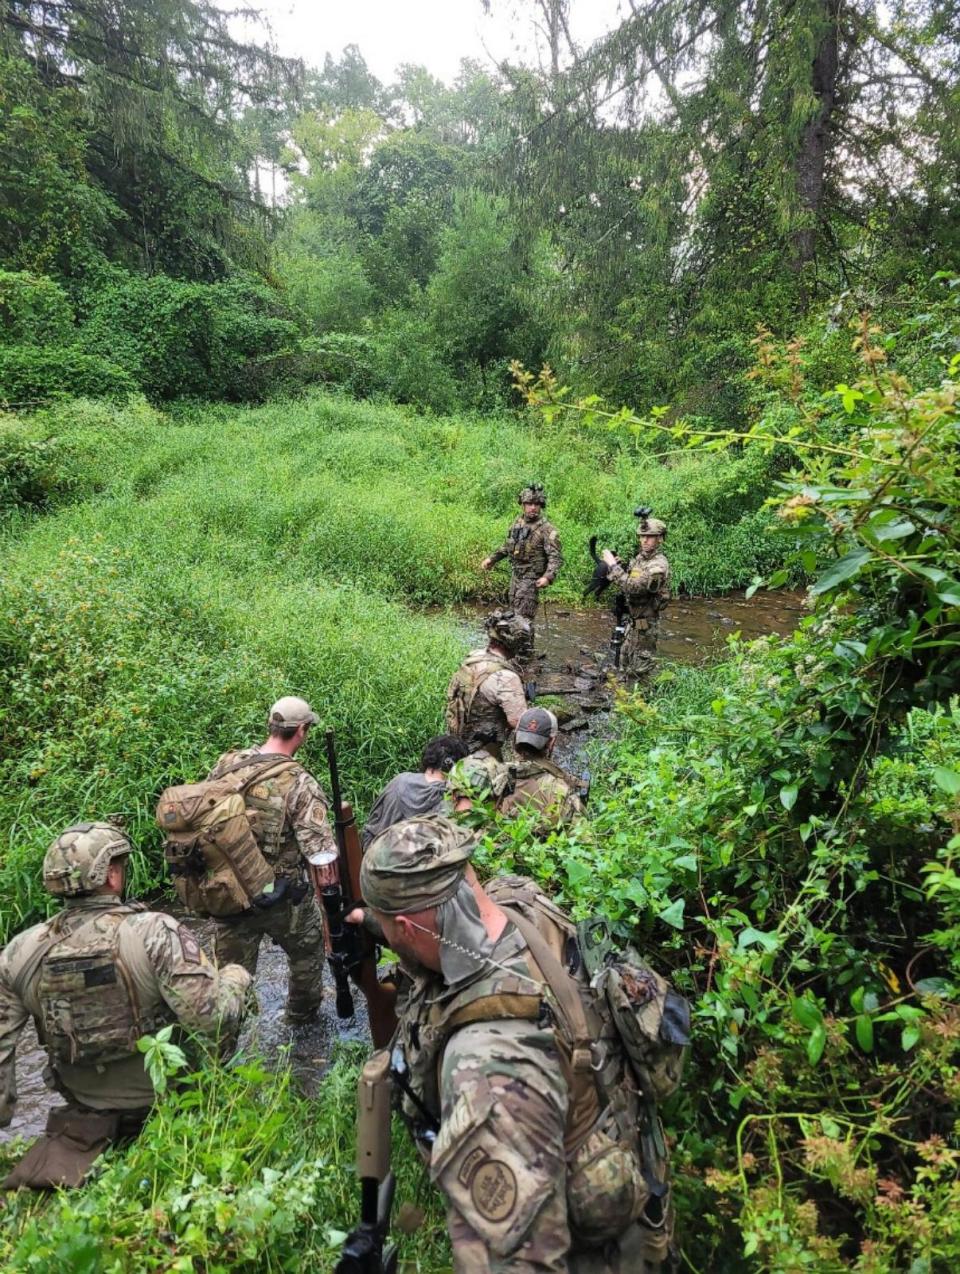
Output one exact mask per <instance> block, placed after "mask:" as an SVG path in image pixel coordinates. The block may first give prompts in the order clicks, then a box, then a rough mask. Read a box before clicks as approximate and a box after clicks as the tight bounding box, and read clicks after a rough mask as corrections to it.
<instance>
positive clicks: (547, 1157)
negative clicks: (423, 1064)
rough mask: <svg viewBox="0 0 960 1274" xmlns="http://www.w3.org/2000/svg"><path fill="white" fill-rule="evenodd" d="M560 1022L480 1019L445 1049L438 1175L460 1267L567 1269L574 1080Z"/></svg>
mask: <svg viewBox="0 0 960 1274" xmlns="http://www.w3.org/2000/svg"><path fill="white" fill-rule="evenodd" d="M561 1073H562V1072H561V1067H560V1060H559V1057H558V1056H557V1053H556V1047H555V1044H554V1040H553V1035H552V1032H551V1031H549V1030H545V1031H538V1030H537V1029H536V1027H534V1026H531V1025H530V1024H529V1023H516V1022H498V1023H482V1024H481V1023H478V1024H477V1025H475V1026H469V1027H465V1028H464V1029H463V1030H461V1031H458V1032H457V1034H456V1035H455V1036H454V1037H453V1039H452V1040H451V1041H450V1044H449V1045H448V1046H447V1049H446V1053H445V1055H444V1061H443V1067H442V1074H441V1089H442V1095H443V1111H442V1123H441V1129H440V1134H439V1136H438V1138H437V1142H436V1145H435V1146H434V1149H433V1154H432V1157H431V1161H430V1175H431V1177H432V1178H433V1180H434V1182H435V1183H436V1184H437V1185H438V1186H439V1187H440V1188H441V1189H442V1190H443V1192H444V1194H445V1195H446V1197H447V1202H448V1226H449V1230H450V1238H451V1242H452V1244H453V1255H454V1269H455V1270H456V1271H457V1272H458V1274H544V1272H545V1271H552V1272H553V1274H566V1271H567V1269H568V1265H567V1259H566V1255H567V1252H568V1250H569V1248H570V1231H569V1227H568V1224H567V1203H566V1191H565V1189H564V1186H563V1181H564V1151H563V1136H564V1125H565V1118H566V1089H565V1086H564V1085H563V1081H562V1079H561V1078H560V1077H561Z"/></svg>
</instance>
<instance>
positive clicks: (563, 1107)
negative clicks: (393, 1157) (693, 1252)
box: [397, 877, 662, 1274]
mask: <svg viewBox="0 0 960 1274" xmlns="http://www.w3.org/2000/svg"><path fill="white" fill-rule="evenodd" d="M487 893H488V895H489V896H490V897H491V898H492V899H493V900H494V901H495V902H497V903H500V904H506V903H510V904H511V905H512V906H515V907H517V908H518V909H519V910H520V911H521V912H522V914H524V915H525V916H526V918H527V919H528V920H530V921H532V922H533V923H534V925H535V927H536V928H537V929H538V930H539V932H540V933H541V935H542V936H543V937H544V938H545V939H546V941H547V943H548V945H549V946H550V948H551V950H552V951H553V954H554V956H555V958H556V959H557V960H559V961H560V962H561V963H563V964H564V965H566V953H567V948H568V943H569V939H570V936H571V934H572V932H573V926H572V925H571V923H570V922H569V921H568V920H567V918H566V917H565V916H563V914H562V913H561V912H559V911H558V910H557V909H556V908H555V907H553V905H552V904H551V903H549V902H548V901H547V900H546V899H545V897H544V896H543V895H542V894H541V893H540V891H539V890H538V889H537V887H536V886H535V885H533V884H532V883H531V882H529V881H522V880H519V879H518V878H515V877H514V878H501V879H498V880H496V881H494V882H492V884H491V885H488V886H487ZM535 899H536V900H537V901H536V902H534V900H535ZM409 972H411V973H412V980H411V982H410V983H409V984H408V986H407V989H406V991H405V994H404V995H403V997H402V998H401V1000H400V1001H398V1006H397V1009H398V1017H399V1022H400V1025H399V1030H398V1036H397V1042H398V1045H399V1047H400V1048H401V1049H402V1051H403V1055H404V1057H405V1059H406V1062H407V1065H408V1067H409V1078H410V1083H411V1086H412V1088H413V1090H414V1092H416V1093H417V1095H418V1097H419V1098H420V1100H421V1101H422V1102H423V1104H424V1106H425V1107H426V1108H427V1110H429V1111H431V1112H434V1114H435V1115H436V1116H437V1117H438V1121H439V1125H440V1127H439V1132H438V1133H437V1134H436V1138H435V1140H434V1142H433V1145H432V1149H431V1151H430V1159H429V1167H430V1176H431V1178H432V1179H433V1181H434V1183H435V1184H436V1185H438V1186H439V1187H440V1189H441V1190H442V1191H443V1192H444V1194H445V1195H446V1197H447V1202H448V1205H449V1206H448V1226H449V1230H450V1236H451V1240H452V1243H453V1248H454V1267H455V1268H456V1269H463V1270H477V1271H481V1270H482V1271H484V1272H485V1274H486V1272H489V1274H494V1271H495V1272H496V1274H534V1272H535V1271H536V1272H539V1271H542V1270H548V1269H549V1270H556V1271H567V1270H574V1269H577V1268H579V1267H578V1266H577V1265H576V1264H575V1263H568V1260H567V1258H568V1257H569V1256H570V1255H571V1254H573V1253H575V1252H576V1250H577V1248H578V1246H579V1244H580V1242H581V1239H582V1240H583V1241H584V1242H587V1241H589V1242H591V1243H592V1242H596V1241H600V1236H603V1238H604V1240H609V1239H610V1238H611V1236H617V1235H619V1234H620V1233H621V1232H623V1231H625V1229H626V1228H627V1227H629V1226H631V1224H632V1222H633V1221H635V1220H636V1219H637V1218H638V1216H639V1215H640V1213H641V1211H642V1209H643V1207H644V1206H645V1203H646V1201H647V1199H648V1197H649V1196H648V1195H647V1194H646V1193H645V1190H646V1187H645V1185H644V1180H643V1173H642V1169H641V1162H640V1151H639V1142H638V1136H637V1127H638V1123H639V1120H638V1111H637V1107H636V1102H635V1095H632V1094H631V1091H630V1085H629V1084H628V1083H627V1082H626V1078H625V1077H626V1069H625V1064H624V1062H623V1058H622V1052H621V1049H620V1045H619V1041H617V1040H616V1039H615V1038H612V1037H611V1036H610V1034H609V1031H608V1030H607V1028H605V1026H604V1025H603V1023H602V1022H601V1021H600V1019H599V1018H597V1016H596V1015H595V1014H593V1013H592V1012H591V1007H590V1006H591V1004H592V1000H591V996H592V992H590V991H589V989H588V988H587V987H586V985H585V982H583V979H582V977H581V979H580V980H579V982H580V987H581V990H580V992H579V994H581V995H582V997H583V1004H584V1009H585V1012H586V1014H587V1018H588V1026H589V1029H590V1030H591V1032H592V1039H593V1040H594V1041H595V1045H596V1052H595V1053H592V1054H591V1055H588V1056H586V1057H585V1058H579V1057H576V1058H572V1059H571V1055H570V1053H569V1049H568V1045H567V1042H566V1041H564V1040H563V1039H562V1038H561V1037H560V1035H559V1034H558V1028H557V1027H556V1026H555V1025H554V1022H555V1020H556V1019H555V1017H554V1015H553V1013H552V1011H551V1010H550V1009H549V1008H548V1007H546V1006H547V1005H548V1004H549V1003H550V1002H551V1001H550V996H549V993H548V990H547V985H546V983H545V981H544V977H543V974H542V973H541V971H540V969H539V968H538V966H537V964H536V961H535V960H534V959H533V957H532V956H531V954H530V951H529V949H528V947H527V945H526V942H525V941H524V939H523V937H522V935H521V933H520V931H519V930H518V929H517V928H516V927H515V926H514V924H512V923H508V924H507V926H506V928H505V929H504V930H503V932H502V934H501V936H500V937H499V939H498V940H497V941H496V943H495V944H494V947H493V951H492V953H491V958H490V960H489V962H488V963H487V964H486V966H485V967H484V966H481V969H480V972H479V973H478V975H477V976H476V978H474V979H472V980H470V981H469V982H468V983H467V984H466V985H464V984H463V983H458V984H457V985H456V986H455V987H453V988H448V987H447V986H446V985H445V983H444V980H443V977H442V976H441V975H440V974H434V973H426V972H424V971H423V970H420V971H419V972H417V971H409ZM570 976H571V980H573V975H570ZM571 1067H573V1068H574V1070H576V1071H577V1074H578V1076H580V1077H581V1078H579V1079H577V1078H574V1073H573V1070H572V1069H571ZM601 1070H602V1071H603V1073H604V1079H605V1080H606V1081H607V1083H608V1084H609V1086H610V1090H612V1091H615V1092H618V1093H619V1094H620V1097H619V1098H618V1099H617V1100H618V1101H619V1102H620V1108H619V1109H614V1108H613V1106H611V1105H607V1104H605V1100H604V1098H603V1097H602V1095H601V1092H600V1087H599V1082H600V1081H599V1072H600V1071H601ZM605 1091H606V1089H605ZM403 1112H404V1115H405V1117H406V1118H407V1120H408V1122H409V1123H410V1125H411V1127H412V1128H413V1130H414V1133H415V1135H417V1134H420V1135H421V1137H422V1134H423V1122H422V1115H421V1114H420V1112H419V1111H418V1110H417V1108H416V1106H415V1104H413V1103H411V1102H410V1101H409V1099H408V1098H405V1099H404V1103H403ZM421 1144H422V1143H421ZM661 1238H662V1236H659V1235H658V1242H659V1241H660V1240H661ZM591 1268H596V1269H598V1270H600V1269H602V1270H607V1269H608V1268H609V1269H616V1270H617V1272H618V1274H628V1272H629V1271H630V1269H631V1268H632V1269H634V1270H635V1269H636V1268H640V1267H639V1266H637V1265H634V1266H632V1267H631V1266H630V1265H629V1264H621V1263H616V1264H614V1263H612V1262H611V1264H610V1265H609V1266H608V1265H607V1264H604V1263H601V1264H600V1265H598V1266H596V1267H591Z"/></svg>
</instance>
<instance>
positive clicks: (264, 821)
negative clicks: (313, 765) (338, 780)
mask: <svg viewBox="0 0 960 1274" xmlns="http://www.w3.org/2000/svg"><path fill="white" fill-rule="evenodd" d="M262 751H263V749H261V748H244V749H243V750H242V751H237V752H225V753H224V754H223V756H222V757H221V758H220V760H219V761H218V762H217V763H216V765H215V766H214V767H213V769H212V770H211V771H210V773H209V774H208V776H207V777H208V778H210V779H216V778H219V777H220V775H221V774H222V773H223V772H224V771H225V770H227V769H229V768H230V766H232V765H235V764H236V763H237V762H238V761H242V760H244V758H246V757H248V756H249V757H253V756H260V755H262ZM234 775H235V776H236V778H238V779H239V780H240V781H241V782H242V781H243V780H244V778H245V777H246V775H245V772H244V771H243V770H242V769H238V770H235V771H234ZM243 799H244V802H245V803H246V806H247V810H248V814H249V815H250V818H251V826H252V829H253V834H254V836H255V837H256V840H257V844H258V845H259V846H260V850H261V852H262V853H263V856H264V857H265V858H267V859H269V861H270V862H271V863H272V864H273V866H274V870H275V871H277V872H278V873H279V874H280V875H282V876H288V877H291V878H295V877H298V876H299V875H300V871H301V855H302V856H303V857H304V858H306V857H308V856H309V855H310V854H312V853H315V852H316V851H318V850H324V851H329V850H335V849H336V841H335V840H334V836H333V832H332V830H331V828H330V824H329V822H328V821H327V806H328V801H327V798H326V796H325V795H324V793H323V789H322V788H321V787H320V784H319V783H318V782H317V780H316V779H315V778H314V777H313V775H312V774H310V773H309V772H308V771H307V770H305V769H304V768H303V766H302V765H301V764H300V763H299V762H298V761H294V760H291V763H290V766H289V767H288V768H286V769H284V770H282V771H281V772H280V773H279V774H277V775H275V776H273V777H267V778H266V779H264V780H263V782H253V783H251V784H250V785H249V786H248V787H247V788H245V790H244V794H243ZM336 870H337V868H336V863H333V864H332V865H331V866H330V867H325V868H322V869H321V871H322V872H323V873H325V874H326V875H327V876H330V880H329V881H327V880H322V881H321V883H333V881H335V880H336Z"/></svg>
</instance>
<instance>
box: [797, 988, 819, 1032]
mask: <svg viewBox="0 0 960 1274" xmlns="http://www.w3.org/2000/svg"><path fill="white" fill-rule="evenodd" d="M790 1007H791V1009H792V1011H793V1016H794V1017H795V1018H796V1019H797V1021H798V1022H799V1023H800V1025H801V1026H804V1027H806V1029H807V1030H808V1031H812V1030H814V1029H815V1028H816V1027H818V1026H821V1025H822V1023H823V1014H822V1013H821V1012H820V1010H819V1008H818V1007H817V1005H816V1004H814V1002H813V1000H811V999H809V998H808V997H807V996H805V995H804V996H799V997H798V998H796V999H794V1000H793V1001H792V1002H791V1005H790Z"/></svg>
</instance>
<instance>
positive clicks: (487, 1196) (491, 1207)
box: [470, 1159, 517, 1221]
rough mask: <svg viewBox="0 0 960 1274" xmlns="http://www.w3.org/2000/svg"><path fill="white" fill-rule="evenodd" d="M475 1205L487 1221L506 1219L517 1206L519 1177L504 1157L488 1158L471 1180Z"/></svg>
mask: <svg viewBox="0 0 960 1274" xmlns="http://www.w3.org/2000/svg"><path fill="white" fill-rule="evenodd" d="M470 1198H471V1199H472V1200H473V1206H474V1207H475V1208H476V1209H477V1211H478V1212H479V1213H480V1215H481V1216H482V1217H483V1218H484V1219H485V1220H487V1221H506V1219H507V1218H508V1217H509V1216H511V1215H512V1214H513V1210H514V1208H515V1207H516V1206H517V1178H516V1176H515V1174H514V1172H513V1170H512V1169H511V1168H510V1167H508V1165H507V1164H505V1163H504V1162H503V1160H502V1159H487V1160H485V1161H484V1162H483V1163H481V1164H480V1166H479V1167H477V1168H476V1169H475V1170H474V1173H473V1179H472V1180H471V1182H470Z"/></svg>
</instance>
